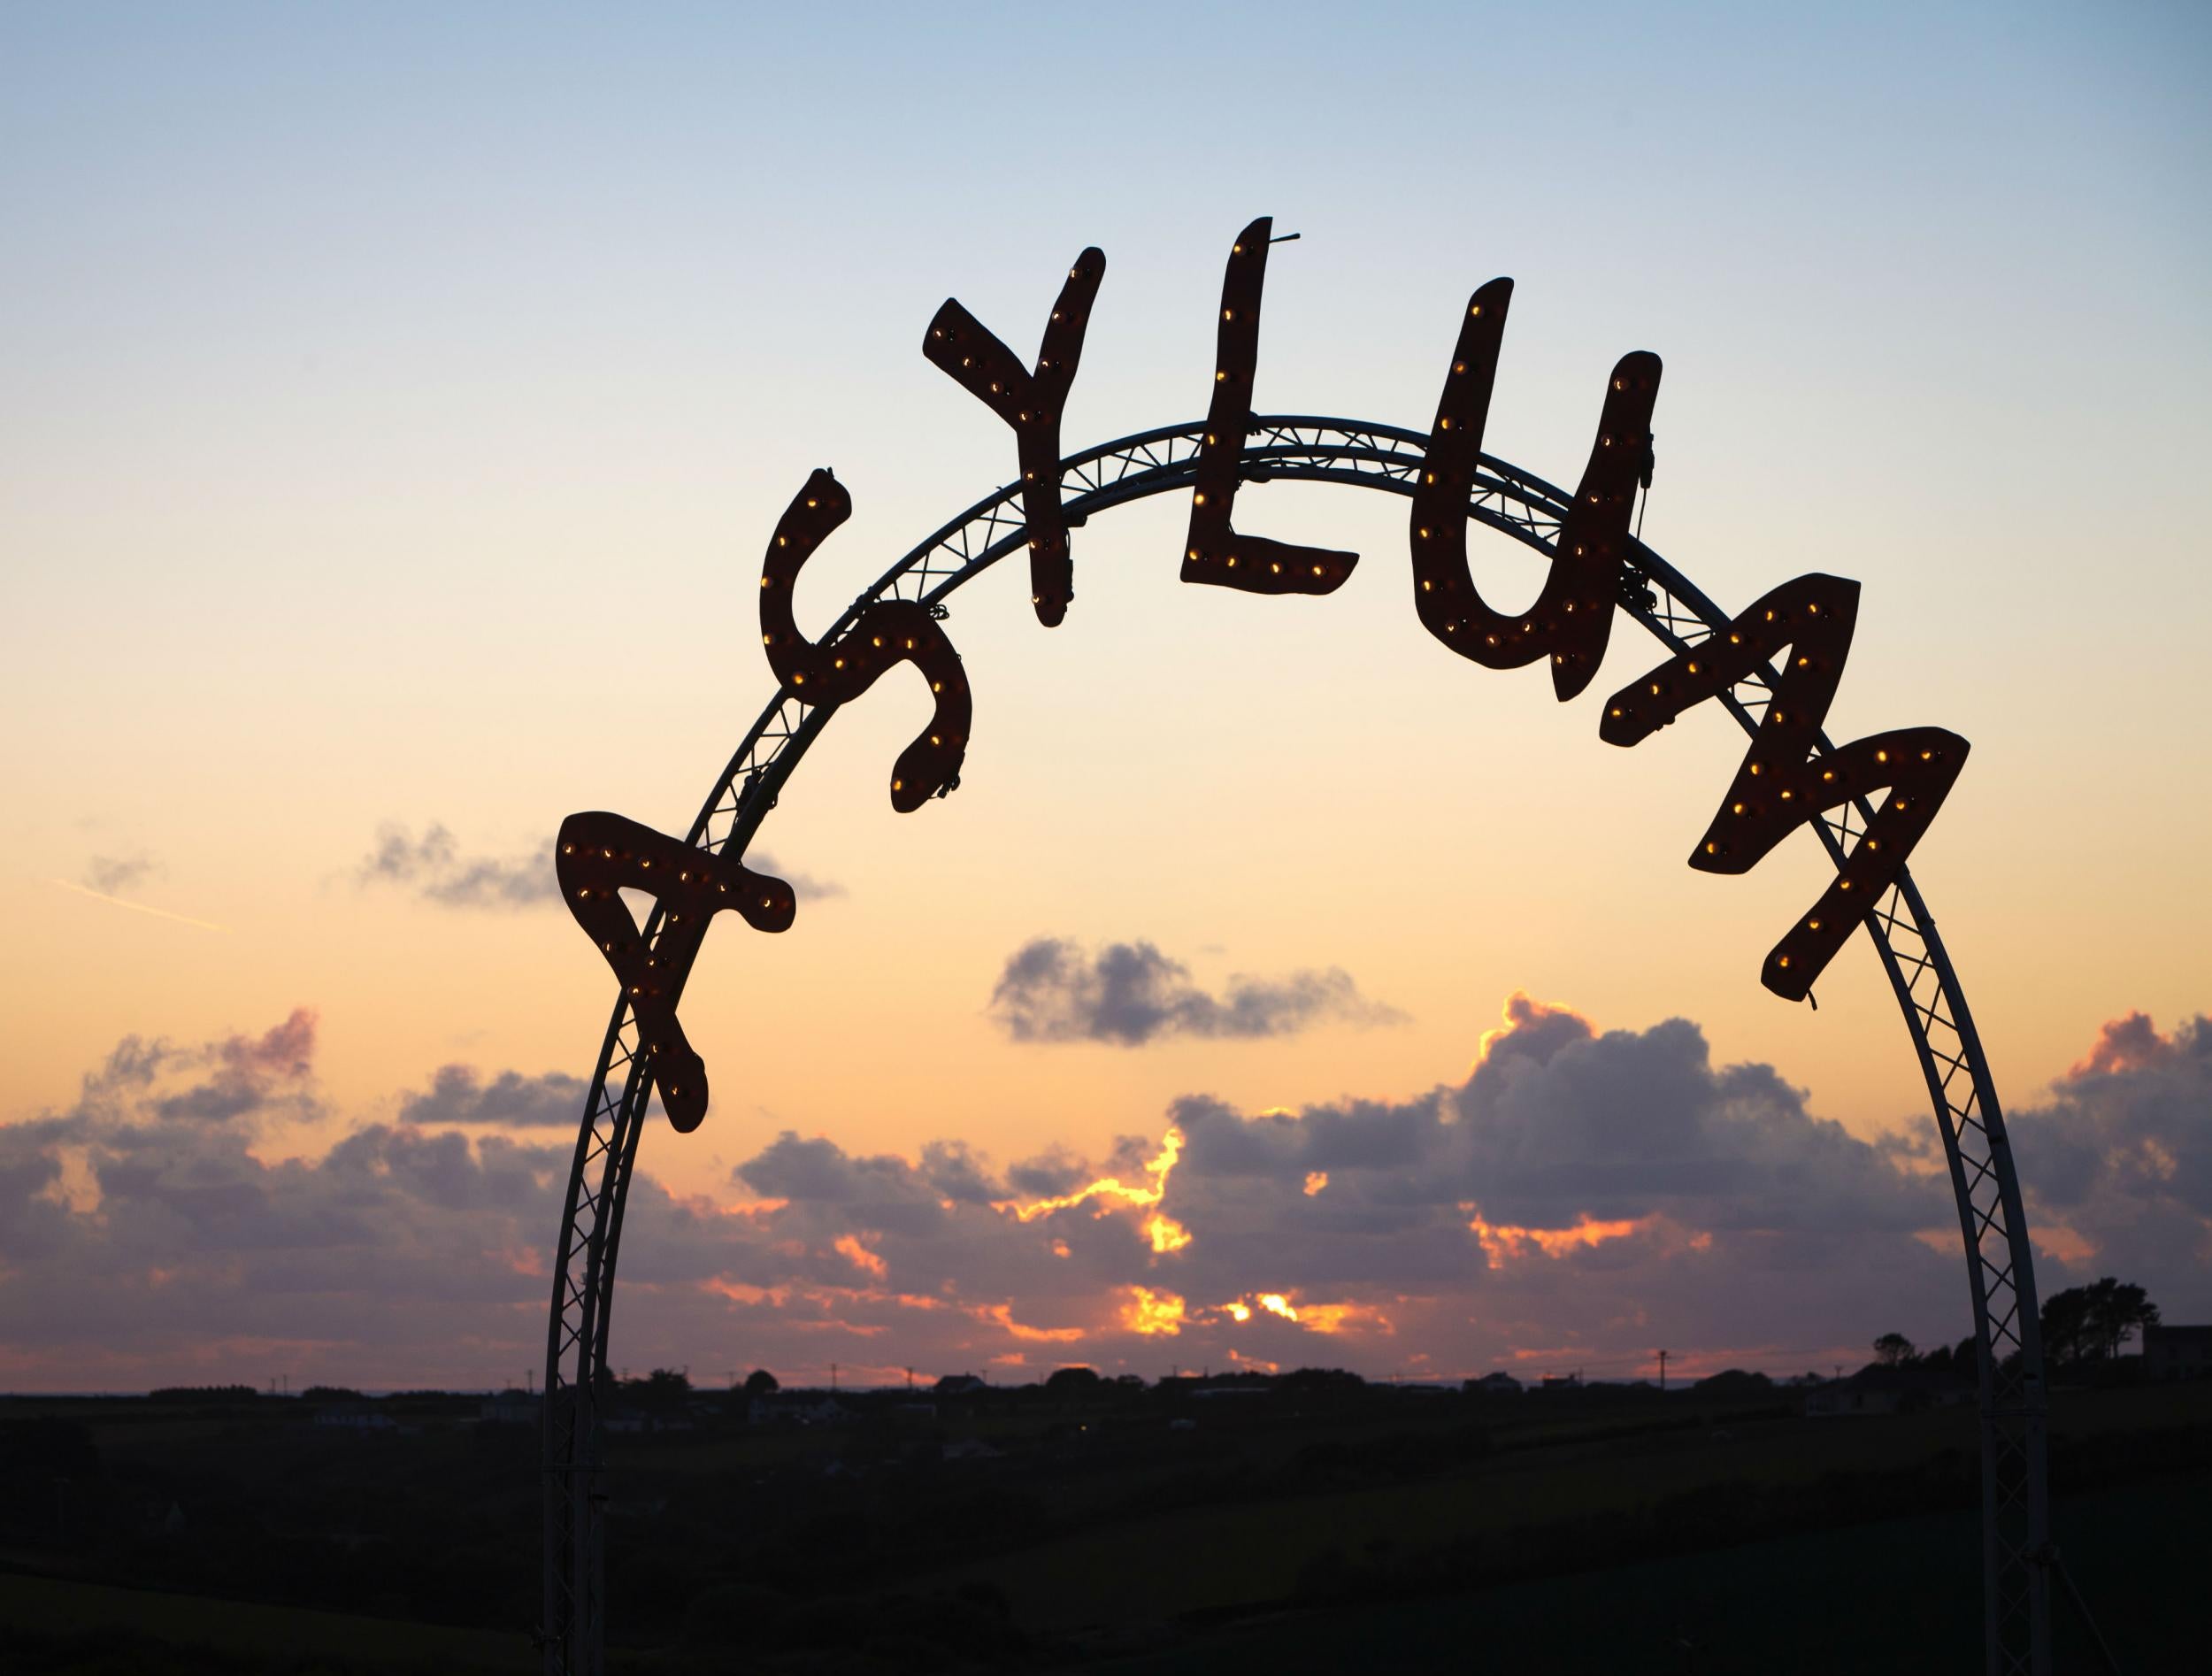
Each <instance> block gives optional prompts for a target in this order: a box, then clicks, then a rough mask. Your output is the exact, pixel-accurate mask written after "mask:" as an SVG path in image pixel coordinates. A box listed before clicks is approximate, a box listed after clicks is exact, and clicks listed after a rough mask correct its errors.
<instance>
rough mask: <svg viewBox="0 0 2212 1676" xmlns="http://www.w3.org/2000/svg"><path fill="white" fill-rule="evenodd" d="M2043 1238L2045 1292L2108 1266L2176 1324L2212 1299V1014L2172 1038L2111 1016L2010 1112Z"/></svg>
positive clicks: (2138, 1018) (2134, 1015)
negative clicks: (2143, 1290) (2208, 1283)
mask: <svg viewBox="0 0 2212 1676" xmlns="http://www.w3.org/2000/svg"><path fill="white" fill-rule="evenodd" d="M2007 1130H2008V1134H2009V1135H2010V1137H2011V1140H2012V1149H2013V1157H2014V1161H2015V1162H2016V1165H2018V1167H2019V1170H2020V1175H2021V1180H2022V1181H2023V1182H2024V1184H2025V1188H2026V1191H2027V1195H2028V1202H2029V1203H2028V1229H2029V1233H2030V1234H2031V1235H2032V1236H2033V1237H2035V1238H2036V1239H2037V1240H2038V1242H2039V1244H2040V1245H2042V1246H2044V1247H2045V1248H2046V1249H2043V1250H2042V1251H2041V1252H2040V1253H2039V1257H2040V1262H2039V1277H2038V1278H2039V1285H2040V1288H2041V1290H2042V1291H2043V1293H2044V1294H2045V1295H2048V1294H2050V1293H2052V1292H2054V1291H2056V1290H2058V1289H2059V1288H2061V1287H2062V1286H2078V1285H2080V1284H2082V1283H2083V1282H2085V1281H2086V1280H2094V1279H2095V1278H2096V1277H2097V1276H2099V1275H2101V1274H2117V1275H2118V1276H2119V1277H2120V1278H2121V1279H2123V1280H2132V1281H2136V1282H2138V1283H2139V1284H2142V1285H2144V1286H2147V1287H2148V1288H2149V1289H2150V1294H2151V1296H2152V1298H2153V1300H2154V1301H2155V1302H2158V1303H2161V1304H2162V1306H2163V1307H2164V1308H2165V1310H2166V1313H2167V1318H2168V1319H2170V1320H2186V1319H2202V1318H2203V1316H2204V1315H2205V1313H2206V1312H2207V1310H2208V1307H2212V1293H2208V1290H2207V1288H2206V1287H2205V1286H2204V1283H2203V1277H2204V1275H2205V1272H2206V1270H2207V1268H2208V1265H2212V1020H2208V1019H2205V1018H2204V1017H2203V1016H2202V1015H2199V1016H2198V1017H2197V1018H2194V1019H2189V1020H2187V1021H2186V1022H2185V1023H2183V1024H2182V1025H2180V1026H2178V1027H2177V1028H2176V1030H2175V1031H2174V1033H2173V1034H2171V1035H2170V1036H2168V1035H2161V1034H2159V1032H2158V1030H2157V1028H2156V1026H2154V1025H2153V1023H2152V1022H2151V1020H2150V1019H2148V1018H2147V1017H2146V1016H2144V1015H2143V1014H2142V1013H2140V1012H2131V1013H2129V1014H2127V1015H2126V1016H2124V1017H2123V1018H2119V1019H2113V1020H2111V1021H2110V1022H2109V1023H2108V1024H2106V1025H2105V1026H2104V1027H2103V1028H2102V1029H2101V1031H2100V1032H2099V1033H2098V1037H2097V1041H2096V1042H2095V1044H2094V1045H2093V1047H2092V1048H2091V1049H2090V1051H2089V1052H2088V1053H2087V1054H2086V1055H2085V1056H2084V1057H2083V1058H2082V1059H2081V1061H2080V1062H2079V1063H2078V1064H2077V1065H2075V1066H2074V1067H2073V1068H2072V1069H2071V1070H2070V1071H2069V1072H2067V1073H2066V1074H2065V1075H2064V1076H2062V1077H2061V1078H2060V1079H2059V1080H2057V1081H2056V1082H2055V1083H2054V1084H2052V1086H2051V1088H2050V1090H2049V1097H2048V1098H2047V1099H2046V1100H2045V1101H2043V1102H2040V1103H2038V1104H2035V1105H2032V1106H2028V1107H2024V1108H2022V1109H2019V1110H2016V1111H2013V1112H2012V1113H2011V1114H2010V1116H2009V1118H2008V1119H2007Z"/></svg>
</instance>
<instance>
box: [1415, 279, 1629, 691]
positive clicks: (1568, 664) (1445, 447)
mask: <svg viewBox="0 0 2212 1676" xmlns="http://www.w3.org/2000/svg"><path fill="white" fill-rule="evenodd" d="M1512 300H1513V281H1510V280H1493V281H1490V283H1489V284H1487V285H1486V286H1484V287H1483V288H1481V289H1480V290H1479V291H1477V292H1476V293H1475V294H1474V296H1471V297H1470V298H1469V299H1468V300H1467V311H1466V312H1465V313H1464V314H1463V315H1462V316H1461V317H1460V322H1459V341H1458V342H1457V343H1455V345H1454V346H1453V349H1452V370H1451V372H1450V373H1449V374H1448V376H1447V377H1446V379H1445V381H1444V394H1443V396H1442V397H1441V399H1440V400H1439V402H1438V403H1437V407H1436V423H1435V426H1434V427H1433V428H1432V430H1431V431H1430V433H1429V447H1428V453H1427V455H1426V457H1425V458H1424V459H1423V461H1422V464H1421V479H1420V482H1419V484H1418V485H1417V488H1416V489H1415V492H1414V496H1413V514H1412V518H1411V520H1410V529H1411V533H1412V547H1413V600H1414V607H1415V609H1416V611H1418V612H1419V614H1420V618H1421V626H1422V627H1425V628H1426V629H1427V630H1428V631H1429V633H1430V634H1433V635H1435V636H1436V638H1437V639H1439V640H1440V641H1442V642H1444V644H1446V645H1447V646H1448V647H1450V648H1451V649H1452V650H1454V651H1455V652H1457V653H1459V654H1460V655H1461V656H1462V657H1471V658H1472V659H1473V660H1474V661H1475V662H1477V663H1479V664H1481V665H1484V666H1485V667H1486V668H1490V669H1518V668H1520V667H1521V666H1522V665H1525V664H1532V663H1534V662H1535V661H1536V660H1537V659H1538V658H1540V657H1544V656H1545V655H1546V654H1549V655H1550V657H1551V675H1552V690H1553V691H1554V692H1555V693H1556V694H1557V695H1558V696H1559V697H1560V698H1561V699H1562V700H1565V699H1569V698H1572V697H1574V696H1576V695H1577V694H1578V693H1579V692H1581V690H1582V689H1583V688H1585V687H1586V686H1588V685H1589V684H1590V681H1591V680H1592V678H1593V677H1594V676H1595V675H1596V673H1597V672H1598V665H1600V664H1601V663H1602V662H1603V661H1604V658H1605V644H1606V640H1607V638H1608V636H1609V634H1610V632H1611V629H1612V623H1613V606H1614V604H1615V601H1616V599H1617V589H1618V587H1619V577H1620V569H1621V562H1622V560H1623V559H1624V557H1626V554H1627V550H1628V540H1629V537H1628V520H1629V514H1630V512H1631V511H1632V508H1633V507H1634V505H1635V497H1636V483H1637V481H1638V478H1639V476H1640V473H1642V471H1643V469H1644V463H1645V461H1646V460H1647V458H1648V457H1649V454H1650V450H1651V411H1652V405H1653V404H1654V403H1655V401H1656V400H1657V399H1658V394H1659V370H1660V369H1659V357H1657V356H1655V355H1651V354H1647V353H1645V352H1642V351H1638V352H1637V353H1635V354H1633V355H1628V356H1624V357H1622V359H1621V361H1620V363H1619V364H1618V365H1616V366H1615V367H1614V369H1613V376H1612V379H1611V381H1609V385H1608V387H1607V389H1606V393H1605V405H1604V407H1603V409H1602V410H1601V413H1600V415H1599V419H1598V434H1597V440H1596V442H1594V443H1593V444H1592V445H1591V450H1590V461H1589V464H1588V465H1586V467H1585V468H1584V470H1583V473H1582V483H1581V486H1580V487H1579V488H1578V489H1576V491H1575V496H1574V504H1573V507H1572V509H1571V511H1569V512H1568V514H1567V516H1566V517H1565V519H1563V520H1562V521H1561V524H1560V529H1559V545H1558V550H1557V551H1556V552H1555V554H1554V555H1553V557H1552V565H1551V572H1550V574H1549V575H1548V576H1547V577H1546V578H1545V580H1544V588H1543V591H1542V592H1541V593H1540V594H1539V595H1538V596H1537V597H1536V603H1535V604H1532V605H1531V606H1530V607H1529V608H1528V609H1527V610H1526V611H1518V612H1515V613H1512V614H1510V615H1509V614H1507V613H1504V612H1501V611H1494V610H1493V609H1492V608H1491V607H1490V606H1489V605H1488V604H1486V603H1485V601H1484V600H1483V597H1482V594H1481V592H1480V590H1479V589H1478V588H1476V587H1475V583H1474V579H1473V576H1472V575H1471V573H1470V572H1469V570H1468V568H1467V498H1468V494H1469V491H1470V490H1471V488H1473V486H1474V481H1475V471H1476V468H1477V466H1478V465H1479V463H1480V461H1481V457H1482V432H1483V426H1484V423H1485V421H1486V419H1488V417H1489V411H1490V391H1491V388H1492V386H1493V384H1494V382H1495V381H1496V379H1497V373H1498V347H1499V344H1500V342H1501V341H1502V338H1503V335H1504V332H1505V315H1506V310H1507V308H1508V307H1509V305H1510V304H1511V303H1512Z"/></svg>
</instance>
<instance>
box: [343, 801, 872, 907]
mask: <svg viewBox="0 0 2212 1676" xmlns="http://www.w3.org/2000/svg"><path fill="white" fill-rule="evenodd" d="M747 860H748V863H749V865H751V866H752V867H753V868H754V869H755V871H757V872H760V873H772V874H774V875H775V876H776V877H778V878H780V879H783V880H787V882H788V883H789V884H790V886H791V888H792V890H793V891H794V893H795V894H796V896H798V898H799V900H801V901H802V902H825V901H828V900H830V899H832V898H833V897H838V896H844V895H845V894H846V893H845V887H844V886H842V885H841V884H839V883H838V882H836V880H829V879H817V878H814V877H812V876H810V874H807V873H786V872H784V871H783V870H782V869H781V868H780V867H778V866H777V865H775V863H774V861H773V860H772V859H771V858H770V857H766V856H751V857H747ZM354 882H355V883H356V884H359V885H386V884H388V885H399V886H402V887H403V888H407V889H410V890H412V891H413V892H414V893H415V895H416V896H418V897H419V898H420V899H421V900H422V901H424V902H428V903H436V904H437V905H438V906H440V907H442V908H531V907H536V906H538V905H540V904H541V903H551V902H557V901H558V900H559V899H560V883H559V880H557V878H556V877H555V875H554V872H553V846H552V844H551V842H547V843H546V845H545V846H544V848H542V849H541V850H526V851H524V852H522V853H520V854H518V855H511V856H470V855H464V854H463V853H462V852H461V848H460V845H459V842H458V841H457V840H456V839H455V837H454V836H453V834H452V833H450V832H449V831H448V830H447V829H446V828H445V827H444V826H442V825H440V824H438V823H436V822H433V823H432V824H431V825H430V826H426V827H425V828H424V829H423V834H422V836H421V837H419V838H417V837H413V836H411V834H409V832H408V829H407V828H406V827H404V826H396V825H394V826H382V827H380V828H379V829H378V831H377V835H376V847H375V848H374V849H373V850H370V851H369V853H368V854H367V855H365V856H364V857H362V858H361V860H360V862H359V863H358V864H357V865H356V866H355V868H354Z"/></svg>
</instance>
